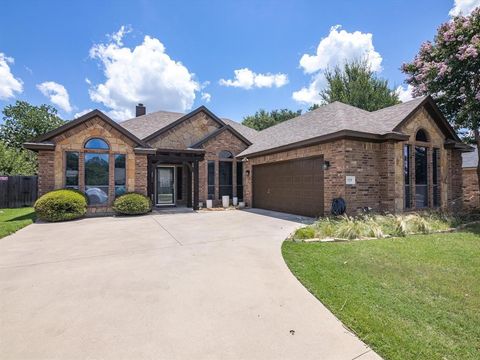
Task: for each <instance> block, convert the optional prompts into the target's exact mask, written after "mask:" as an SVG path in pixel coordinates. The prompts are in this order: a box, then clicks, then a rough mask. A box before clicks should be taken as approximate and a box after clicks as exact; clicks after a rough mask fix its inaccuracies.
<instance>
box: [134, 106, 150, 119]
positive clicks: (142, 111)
mask: <svg viewBox="0 0 480 360" xmlns="http://www.w3.org/2000/svg"><path fill="white" fill-rule="evenodd" d="M146 113H147V108H146V107H145V106H144V105H143V104H138V105H137V106H135V116H136V117H139V116H142V115H145V114H146Z"/></svg>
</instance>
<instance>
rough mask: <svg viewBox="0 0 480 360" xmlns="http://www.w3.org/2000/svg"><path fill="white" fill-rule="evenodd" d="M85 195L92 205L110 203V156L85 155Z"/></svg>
mask: <svg viewBox="0 0 480 360" xmlns="http://www.w3.org/2000/svg"><path fill="white" fill-rule="evenodd" d="M85 193H86V194H87V196H88V200H89V203H90V205H97V204H105V203H107V201H108V154H93V153H86V154H85Z"/></svg>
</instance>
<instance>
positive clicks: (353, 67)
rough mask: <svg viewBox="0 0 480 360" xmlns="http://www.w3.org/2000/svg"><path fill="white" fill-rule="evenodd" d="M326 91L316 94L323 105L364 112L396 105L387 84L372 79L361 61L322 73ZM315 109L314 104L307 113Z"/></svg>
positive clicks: (393, 95) (372, 73) (365, 63)
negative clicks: (337, 103) (337, 105)
mask: <svg viewBox="0 0 480 360" xmlns="http://www.w3.org/2000/svg"><path fill="white" fill-rule="evenodd" d="M325 78H326V80H327V83H328V85H327V88H326V89H325V90H322V91H321V92H320V96H321V98H322V100H323V101H324V102H325V103H332V102H334V101H340V102H342V103H345V104H349V105H352V106H356V107H358V108H360V109H364V110H367V111H375V110H379V109H383V108H385V107H388V106H392V105H396V104H399V103H400V100H399V98H398V94H397V93H396V92H395V90H393V89H390V87H389V86H388V81H387V80H384V79H381V78H379V77H377V76H376V75H375V73H374V72H373V71H372V70H371V69H370V67H369V65H368V63H367V62H366V61H365V60H353V61H351V62H347V63H345V65H344V66H343V68H342V67H339V66H336V67H335V68H333V69H328V70H327V71H325ZM316 108H318V105H317V104H315V105H313V106H312V107H310V109H309V110H314V109H316Z"/></svg>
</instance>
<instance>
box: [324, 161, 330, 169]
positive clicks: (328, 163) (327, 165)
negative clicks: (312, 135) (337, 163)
mask: <svg viewBox="0 0 480 360" xmlns="http://www.w3.org/2000/svg"><path fill="white" fill-rule="evenodd" d="M329 168H330V161H324V162H323V170H328V169H329Z"/></svg>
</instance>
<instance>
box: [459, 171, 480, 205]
mask: <svg viewBox="0 0 480 360" xmlns="http://www.w3.org/2000/svg"><path fill="white" fill-rule="evenodd" d="M463 206H464V208H465V209H466V210H473V209H478V208H479V207H480V191H479V189H478V177H477V169H476V168H464V169H463Z"/></svg>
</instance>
